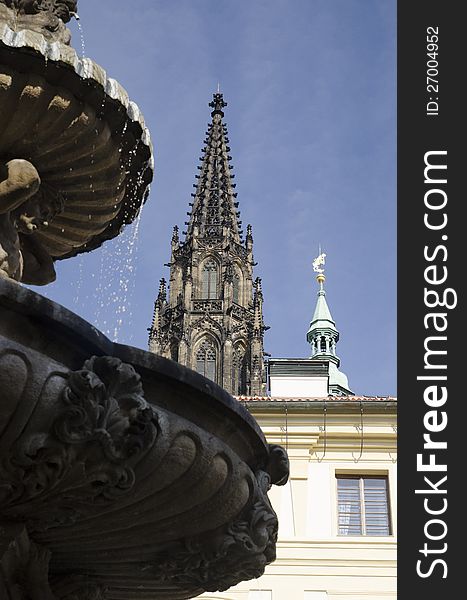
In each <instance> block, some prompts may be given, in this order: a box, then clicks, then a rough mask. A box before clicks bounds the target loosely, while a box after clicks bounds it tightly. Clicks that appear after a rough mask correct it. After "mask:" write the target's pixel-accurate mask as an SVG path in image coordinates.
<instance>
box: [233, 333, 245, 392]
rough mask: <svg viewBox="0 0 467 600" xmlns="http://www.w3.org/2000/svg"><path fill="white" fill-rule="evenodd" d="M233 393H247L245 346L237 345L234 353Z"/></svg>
mask: <svg viewBox="0 0 467 600" xmlns="http://www.w3.org/2000/svg"><path fill="white" fill-rule="evenodd" d="M232 393H233V394H237V395H241V394H245V393H246V357H245V349H244V348H243V346H241V345H238V346H235V348H234V349H233V353H232Z"/></svg>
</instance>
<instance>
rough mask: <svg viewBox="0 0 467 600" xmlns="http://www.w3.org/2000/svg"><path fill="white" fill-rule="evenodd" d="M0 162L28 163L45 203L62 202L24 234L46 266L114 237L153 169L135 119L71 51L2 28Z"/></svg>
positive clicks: (109, 85)
mask: <svg viewBox="0 0 467 600" xmlns="http://www.w3.org/2000/svg"><path fill="white" fill-rule="evenodd" d="M0 158H1V159H2V160H4V161H7V160H11V159H24V160H27V161H29V162H30V163H32V165H33V166H34V167H35V168H36V169H37V172H38V173H39V176H40V179H41V193H42V194H43V195H45V196H46V200H47V196H49V197H50V199H51V200H53V199H54V198H56V197H60V198H62V200H63V209H62V210H61V212H59V213H58V214H56V215H55V216H54V218H53V219H52V220H51V221H50V222H48V223H46V226H44V227H39V228H38V230H37V231H36V232H35V233H34V234H33V235H34V236H36V237H37V240H38V241H39V242H40V243H41V245H42V246H43V247H44V249H45V250H46V251H47V252H48V253H49V255H50V256H51V257H52V259H53V260H56V259H64V258H69V257H72V256H75V255H77V254H79V253H81V252H88V251H90V250H92V249H94V248H97V247H99V246H100V245H101V244H102V243H103V242H104V241H106V240H109V239H112V238H113V237H115V236H116V235H118V234H119V232H120V231H121V229H122V227H123V226H124V225H125V224H128V223H131V222H132V221H133V220H134V219H135V217H136V215H137V214H138V211H139V210H140V208H141V206H142V204H143V203H144V202H145V200H146V198H147V196H148V192H149V184H150V183H151V181H152V178H153V170H154V164H153V151H152V144H151V139H150V135H149V132H148V129H147V128H146V126H145V122H144V119H143V116H142V114H141V112H140V110H139V108H138V106H137V105H136V104H135V103H134V102H132V101H130V100H129V98H128V94H127V93H126V91H125V90H124V89H123V87H122V86H121V85H120V84H119V83H118V82H116V81H115V80H114V79H111V78H109V77H108V76H107V74H106V73H105V71H104V70H103V69H102V68H101V67H100V66H99V65H97V64H96V63H94V62H93V61H92V60H90V59H89V58H79V57H78V55H77V53H76V51H75V50H74V49H73V48H71V47H69V46H67V45H64V44H62V43H60V42H49V41H47V40H46V39H45V38H44V37H43V36H42V35H41V34H40V33H36V32H33V31H29V30H23V31H19V32H15V31H13V30H12V29H10V27H9V26H8V25H7V24H5V23H3V24H2V23H1V22H0ZM20 237H21V234H20Z"/></svg>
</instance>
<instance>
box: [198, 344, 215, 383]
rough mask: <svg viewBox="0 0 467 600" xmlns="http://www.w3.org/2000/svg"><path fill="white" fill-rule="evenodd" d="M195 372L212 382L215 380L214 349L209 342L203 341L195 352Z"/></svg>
mask: <svg viewBox="0 0 467 600" xmlns="http://www.w3.org/2000/svg"><path fill="white" fill-rule="evenodd" d="M196 370H197V371H198V373H200V374H201V375H204V376H205V377H208V378H209V379H212V381H216V379H217V377H216V372H217V357H216V349H215V347H214V345H213V344H212V342H210V341H209V340H204V341H203V343H202V344H201V345H200V347H199V348H198V351H197V352H196Z"/></svg>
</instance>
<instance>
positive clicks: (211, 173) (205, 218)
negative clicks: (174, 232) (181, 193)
mask: <svg viewBox="0 0 467 600" xmlns="http://www.w3.org/2000/svg"><path fill="white" fill-rule="evenodd" d="M209 106H210V107H211V108H212V109H213V110H212V112H211V117H212V121H211V123H210V124H209V125H208V130H207V132H206V138H205V140H204V146H203V148H202V149H201V152H202V156H201V157H200V165H198V170H199V174H198V175H196V179H197V180H198V182H197V183H195V184H194V187H195V188H196V192H195V193H194V194H192V196H193V198H194V200H193V202H192V209H191V212H190V213H189V217H190V219H189V221H188V222H187V223H186V225H187V226H188V229H187V232H186V240H187V241H188V240H191V239H192V238H198V237H200V238H214V237H217V238H221V237H225V236H230V237H231V239H232V240H233V241H234V242H236V243H238V244H239V243H241V240H242V234H243V231H242V229H241V221H240V213H239V212H238V210H237V208H238V203H237V202H236V197H237V194H236V192H235V191H234V189H235V183H233V179H234V177H235V175H234V174H233V173H232V172H231V171H232V168H233V167H232V165H231V164H230V161H231V160H232V157H231V156H230V155H229V152H230V147H229V145H228V144H229V138H228V135H227V126H226V125H225V124H224V123H223V122H222V118H223V117H224V111H223V110H222V109H223V108H225V107H226V106H227V102H225V101H224V96H223V94H222V93H220V92H217V93H215V94H213V99H212V101H211V102H210V103H209Z"/></svg>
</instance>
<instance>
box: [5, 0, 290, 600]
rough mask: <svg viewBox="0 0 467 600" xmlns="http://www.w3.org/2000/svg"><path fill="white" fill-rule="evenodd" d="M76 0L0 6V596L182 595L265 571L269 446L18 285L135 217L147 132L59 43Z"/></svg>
mask: <svg viewBox="0 0 467 600" xmlns="http://www.w3.org/2000/svg"><path fill="white" fill-rule="evenodd" d="M76 11H77V1H76V0H0V598H1V599H2V600H3V599H4V598H5V600H7V599H8V600H99V599H105V600H130V599H131V600H139V599H141V600H149V599H150V600H156V599H171V600H182V599H185V598H193V597H195V596H197V595H199V594H201V593H203V592H204V591H217V590H225V589H228V588H229V587H231V586H232V585H235V584H236V583H238V582H240V581H243V580H247V579H252V578H255V577H259V576H260V575H261V574H262V573H263V571H264V568H265V566H266V564H268V563H270V562H272V561H273V560H274V559H275V544H276V539H277V518H276V515H275V514H274V511H273V510H272V508H271V505H270V503H269V500H268V497H267V492H268V490H269V488H270V486H271V484H278V485H280V484H283V483H285V481H286V480H287V477H288V460H287V456H286V453H285V451H284V450H283V449H282V448H281V447H280V446H271V445H268V444H267V442H266V440H265V438H264V436H263V434H262V432H261V430H260V428H259V427H258V425H257V423H256V422H255V420H254V419H253V418H252V417H251V416H250V414H249V413H248V412H247V411H246V410H245V409H244V408H243V407H242V406H241V405H240V404H239V403H238V402H237V401H236V400H235V399H234V398H232V397H231V396H230V395H229V394H227V393H226V392H225V391H224V390H222V389H221V388H220V387H218V386H217V385H216V384H214V383H213V382H211V381H210V380H208V379H205V378H204V377H202V376H200V375H198V374H197V373H195V372H193V371H191V370H189V369H187V368H185V367H182V366H181V365H179V364H177V363H175V362H173V361H170V360H166V359H164V358H162V357H159V356H157V355H154V354H152V353H148V352H145V351H142V350H139V349H136V348H132V347H129V346H124V345H120V344H115V343H112V342H111V341H110V340H108V339H107V338H106V337H105V336H104V335H103V334H102V333H100V332H99V331H98V330H96V329H95V328H94V327H93V326H92V325H90V324H89V323H87V322H86V321H84V320H83V319H81V318H80V317H78V316H77V315H75V314H73V313H72V312H70V311H69V310H67V309H65V308H63V307H62V306H60V305H58V304H56V303H54V302H53V301H51V300H49V299H47V298H45V297H43V296H41V295H39V294H37V293H36V292H34V291H32V290H30V289H28V288H26V287H24V286H23V285H21V282H23V283H27V284H34V285H45V284H47V283H49V282H51V281H53V280H54V279H55V276H56V275H55V268H54V264H55V261H57V260H63V259H66V258H69V257H73V256H76V255H77V254H79V253H82V252H89V251H91V250H93V249H95V248H98V247H99V246H101V245H102V244H103V243H105V242H106V241H107V240H110V239H112V238H114V237H115V236H117V235H118V234H119V233H120V232H121V231H122V229H123V228H124V226H125V225H126V224H129V223H131V222H132V221H133V220H134V219H135V217H136V216H137V214H138V212H139V210H140V209H141V206H142V204H143V203H144V202H145V201H146V199H147V196H148V191H149V185H150V183H151V180H152V177H153V154H152V146H151V141H150V136H149V132H148V130H147V129H146V126H145V124H144V119H143V117H142V115H141V113H140V111H139V109H138V107H137V106H136V104H134V103H133V102H132V101H130V100H129V98H128V95H127V93H126V92H125V90H124V89H123V88H122V87H121V86H120V85H119V84H118V83H117V82H116V81H115V80H113V79H111V78H109V77H107V75H106V73H105V71H104V70H103V69H102V68H101V67H99V66H98V65H97V64H95V63H94V62H93V61H91V60H90V59H87V58H79V57H78V56H77V54H76V52H75V51H74V50H73V49H72V48H71V46H70V45H69V44H70V37H71V36H70V32H69V30H68V29H67V27H66V23H67V22H68V21H69V20H70V19H71V18H73V17H74V16H75V17H76V16H77V15H76Z"/></svg>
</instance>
